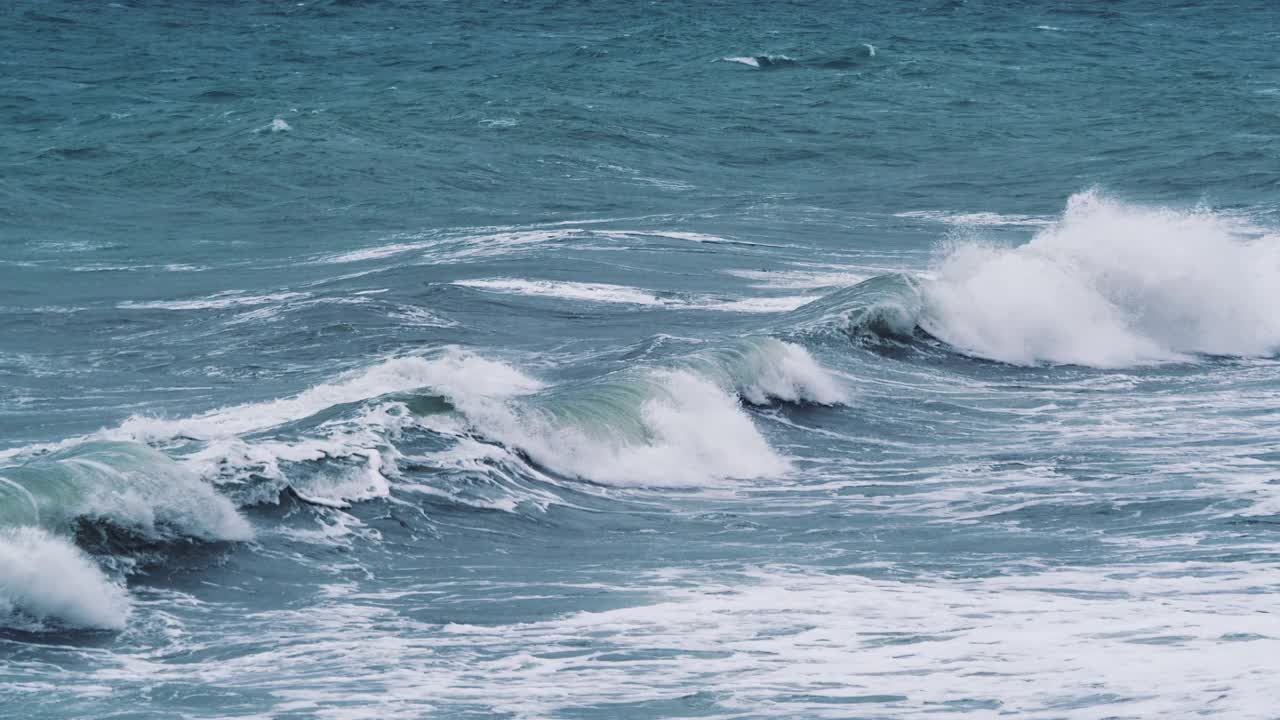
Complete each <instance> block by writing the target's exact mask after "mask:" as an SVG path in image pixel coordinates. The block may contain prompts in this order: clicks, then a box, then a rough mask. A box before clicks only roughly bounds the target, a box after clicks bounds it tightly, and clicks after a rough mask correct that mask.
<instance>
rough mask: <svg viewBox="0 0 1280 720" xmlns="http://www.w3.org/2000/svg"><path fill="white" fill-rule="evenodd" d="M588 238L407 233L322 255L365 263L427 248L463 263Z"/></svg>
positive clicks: (556, 233)
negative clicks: (388, 240) (394, 239)
mask: <svg viewBox="0 0 1280 720" xmlns="http://www.w3.org/2000/svg"><path fill="white" fill-rule="evenodd" d="M585 237H588V231H587V230H584V229H582V228H576V227H557V228H549V229H532V230H508V231H504V232H493V233H478V234H472V235H468V234H463V235H439V236H437V235H431V236H428V237H422V236H412V235H411V236H406V240H407V241H406V242H396V243H390V244H387V245H379V246H376V247H371V248H362V249H360V250H353V251H350V252H345V253H340V254H338V255H332V256H329V257H325V258H321V259H320V262H324V263H353V262H365V261H368V260H380V259H383V258H388V257H394V256H396V255H403V254H405V253H411V252H423V251H426V254H427V255H428V256H429V257H430V258H431V260H432V261H433V262H442V263H443V262H460V261H466V260H473V259H481V258H491V257H500V256H503V255H510V254H513V253H519V252H522V251H525V250H528V249H531V248H535V247H537V246H539V245H543V244H547V243H555V242H564V241H569V240H577V239H582V238H585Z"/></svg>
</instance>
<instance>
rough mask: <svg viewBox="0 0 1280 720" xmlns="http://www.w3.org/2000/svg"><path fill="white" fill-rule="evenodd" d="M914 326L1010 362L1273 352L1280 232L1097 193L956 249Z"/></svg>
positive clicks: (1094, 362)
mask: <svg viewBox="0 0 1280 720" xmlns="http://www.w3.org/2000/svg"><path fill="white" fill-rule="evenodd" d="M935 272H936V277H935V278H934V279H931V280H929V281H927V282H925V283H923V294H924V299H925V311H924V313H923V316H922V318H921V323H920V325H921V327H922V328H923V329H924V330H926V331H927V332H929V333H930V334H932V335H934V336H936V337H938V338H940V339H942V340H944V341H946V342H947V343H949V344H951V345H952V346H954V347H956V348H958V349H960V350H962V351H965V352H968V353H971V354H973V355H977V356H980V357H984V358H989V359H993V360H1001V361H1004V362H1009V363H1015V364H1023V365H1029V364H1035V363H1040V362H1049V363H1066V364H1079V365H1090V366H1094V367H1122V366H1132V365H1141V364H1149V363H1158V362H1168V361H1182V360H1187V359H1189V357H1190V356H1192V355H1196V354H1208V355H1231V356H1268V355H1272V354H1274V353H1275V352H1276V351H1277V349H1280V316H1277V315H1276V313H1275V311H1274V309H1275V308H1276V307H1277V306H1280V237H1277V236H1275V235H1270V236H1268V235H1266V234H1265V233H1263V232H1262V231H1260V230H1259V229H1257V228H1253V227H1250V226H1248V225H1247V224H1245V223H1243V222H1241V221H1240V220H1239V219H1237V218H1233V217H1230V216H1226V215H1223V214H1220V213H1215V212H1212V211H1208V210H1189V211H1188V210H1175V209H1169V208H1159V207H1145V206H1140V205H1134V204H1128V203H1124V202H1120V201H1117V200H1114V199H1110V198H1107V197H1105V196H1103V195H1102V194H1100V193H1098V192H1096V191H1090V192H1085V193H1081V194H1077V195H1075V196H1073V197H1072V198H1071V199H1070V200H1069V202H1068V204H1067V208H1066V211H1065V212H1064V213H1063V216H1062V218H1061V219H1060V220H1058V221H1057V222H1056V223H1054V224H1053V225H1051V226H1049V227H1047V228H1045V229H1044V230H1042V231H1040V232H1039V233H1037V234H1036V235H1035V236H1034V237H1033V238H1032V240H1031V241H1030V242H1028V243H1027V244H1025V245H1021V246H1018V247H1012V248H1010V247H1002V246H997V245H992V244H987V243H983V242H980V241H964V242H956V243H953V244H952V245H951V246H950V247H949V248H948V249H947V252H946V254H945V256H944V257H943V259H942V261H941V262H940V263H939V264H938V266H937V267H936V269H935Z"/></svg>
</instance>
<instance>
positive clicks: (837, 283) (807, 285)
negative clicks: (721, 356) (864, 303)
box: [725, 266, 889, 290]
mask: <svg viewBox="0 0 1280 720" xmlns="http://www.w3.org/2000/svg"><path fill="white" fill-rule="evenodd" d="M725 272H726V273H727V274H729V275H732V276H734V277H738V278H742V279H744V280H751V281H753V282H754V283H755V284H754V287H757V288H763V289H770V290H773V289H780V290H783V289H784V290H812V289H814V288H824V287H850V286H853V285H857V284H858V283H860V282H862V281H864V280H866V279H868V278H870V277H873V276H875V275H880V274H883V273H885V272H889V271H888V270H887V269H877V270H876V271H874V272H869V271H868V269H867V268H864V267H841V266H827V267H824V268H822V269H814V270H727V271H725Z"/></svg>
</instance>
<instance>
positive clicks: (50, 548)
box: [0, 527, 130, 630]
mask: <svg viewBox="0 0 1280 720" xmlns="http://www.w3.org/2000/svg"><path fill="white" fill-rule="evenodd" d="M129 610H130V604H129V595H128V592H127V591H126V590H125V589H124V588H123V587H121V586H120V585H118V584H116V583H114V582H112V581H111V580H110V579H109V578H108V577H107V575H106V573H104V572H103V571H102V570H101V568H99V567H98V565H97V564H96V563H94V561H93V560H92V559H90V558H89V556H87V555H86V554H85V553H84V552H83V551H82V550H80V549H79V548H77V547H76V546H75V545H74V544H73V543H72V542H71V541H70V540H67V539H66V538H62V537H58V536H56V535H52V534H50V533H49V532H47V531H45V530H43V529H41V528H37V527H10V528H4V529H0V623H2V624H4V625H8V626H17V627H21V628H24V629H39V628H41V627H44V626H46V624H48V623H53V624H58V625H70V626H74V627H80V628H91V629H99V630H120V629H122V628H124V626H125V622H126V621H127V620H128V617H129Z"/></svg>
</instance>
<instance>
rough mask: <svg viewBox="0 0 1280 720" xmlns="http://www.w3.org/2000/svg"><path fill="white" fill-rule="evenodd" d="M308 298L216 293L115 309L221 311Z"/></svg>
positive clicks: (295, 294) (291, 294)
mask: <svg viewBox="0 0 1280 720" xmlns="http://www.w3.org/2000/svg"><path fill="white" fill-rule="evenodd" d="M305 297H310V295H309V294H308V293H298V292H281V293H272V294H269V295H244V294H241V293H239V292H237V291H231V292H224V293H218V294H216V295H210V296H209V297H205V298H197V299H194V300H150V301H141V302H140V301H133V300H126V301H125V302H122V303H119V304H118V305H116V307H118V308H120V309H122V310H221V309H224V308H231V307H242V306H250V305H268V304H271V303H280V302H285V301H287V300H297V299H299V298H305Z"/></svg>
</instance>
